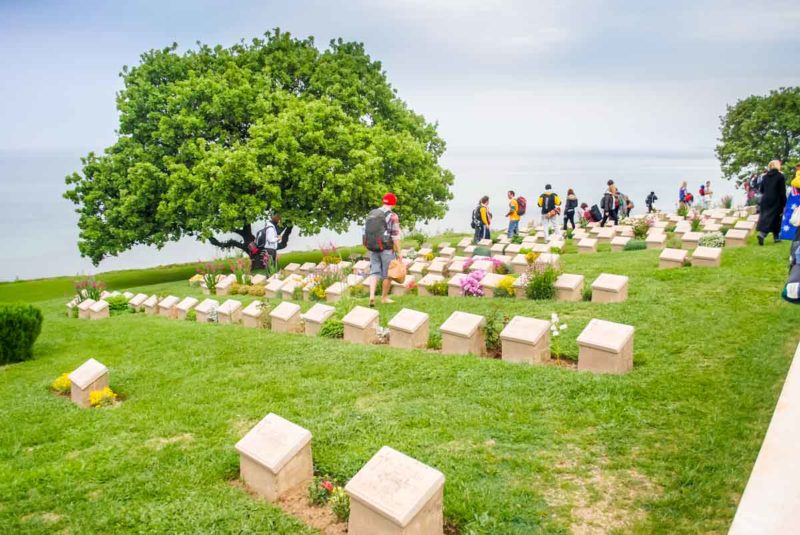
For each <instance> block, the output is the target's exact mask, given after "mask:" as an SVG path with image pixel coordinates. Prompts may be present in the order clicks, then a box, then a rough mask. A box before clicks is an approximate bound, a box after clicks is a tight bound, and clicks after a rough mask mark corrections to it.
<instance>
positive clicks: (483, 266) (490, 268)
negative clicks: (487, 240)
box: [469, 257, 494, 273]
mask: <svg viewBox="0 0 800 535" xmlns="http://www.w3.org/2000/svg"><path fill="white" fill-rule="evenodd" d="M475 258H480V257H475ZM479 269H480V270H483V271H485V272H486V273H494V262H492V261H491V260H488V259H481V260H475V261H474V262H473V263H472V265H471V266H469V270H470V271H477V270H479Z"/></svg>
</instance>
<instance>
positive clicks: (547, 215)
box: [537, 184, 561, 241]
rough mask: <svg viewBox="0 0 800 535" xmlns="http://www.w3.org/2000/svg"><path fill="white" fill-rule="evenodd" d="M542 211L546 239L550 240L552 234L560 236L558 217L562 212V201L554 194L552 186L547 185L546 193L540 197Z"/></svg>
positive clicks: (539, 202)
mask: <svg viewBox="0 0 800 535" xmlns="http://www.w3.org/2000/svg"><path fill="white" fill-rule="evenodd" d="M537 204H538V205H539V207H540V208H541V209H542V227H544V239H545V241H549V240H550V233H551V232H552V233H554V234H556V235H558V233H559V227H558V223H557V221H556V217H558V214H559V213H560V212H561V208H559V207H560V206H561V199H560V198H559V197H558V195H556V194H555V193H553V187H552V186H551V185H550V184H547V185H545V187H544V193H542V194H541V195H539V201H538V202H537Z"/></svg>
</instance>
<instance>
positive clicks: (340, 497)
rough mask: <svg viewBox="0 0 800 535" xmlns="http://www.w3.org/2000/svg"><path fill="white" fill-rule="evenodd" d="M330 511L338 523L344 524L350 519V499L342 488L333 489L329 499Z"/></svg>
mask: <svg viewBox="0 0 800 535" xmlns="http://www.w3.org/2000/svg"><path fill="white" fill-rule="evenodd" d="M330 503H331V510H332V511H333V514H335V515H336V518H338V519H339V522H346V521H347V519H348V518H350V497H349V496H348V495H347V492H345V490H344V488H342V487H335V488H334V489H333V493H332V494H331V498H330Z"/></svg>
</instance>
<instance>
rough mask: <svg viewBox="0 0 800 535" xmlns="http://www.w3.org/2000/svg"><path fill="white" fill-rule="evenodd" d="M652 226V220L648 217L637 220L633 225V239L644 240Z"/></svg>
mask: <svg viewBox="0 0 800 535" xmlns="http://www.w3.org/2000/svg"><path fill="white" fill-rule="evenodd" d="M652 226H653V220H652V219H651V218H649V217H645V218H644V219H637V220H636V221H635V222H634V223H633V237H634V239H637V240H644V239H645V238H646V237H647V231H648V230H650V227H652Z"/></svg>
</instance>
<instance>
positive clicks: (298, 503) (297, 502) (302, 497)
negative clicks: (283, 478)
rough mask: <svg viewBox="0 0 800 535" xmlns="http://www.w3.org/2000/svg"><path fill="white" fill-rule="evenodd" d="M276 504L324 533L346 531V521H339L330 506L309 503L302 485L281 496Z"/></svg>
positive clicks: (326, 534) (332, 534) (333, 534)
mask: <svg viewBox="0 0 800 535" xmlns="http://www.w3.org/2000/svg"><path fill="white" fill-rule="evenodd" d="M277 505H278V507H280V508H281V509H283V511H284V512H285V513H288V514H290V515H292V516H294V517H297V518H299V519H300V520H302V521H303V523H304V524H307V525H309V526H311V527H312V528H315V529H318V530H319V531H321V532H322V533H324V534H325V535H343V534H345V533H347V522H339V520H338V519H337V518H336V515H335V514H333V511H331V510H330V508H328V507H317V506H315V505H309V503H308V494H307V493H306V488H305V487H304V486H302V485H301V486H299V487H297V488H295V489H294V490H292V491H291V492H290V493H288V494H287V495H286V496H284V497H283V498H281V499H280V500H279V501H278V503H277Z"/></svg>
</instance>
